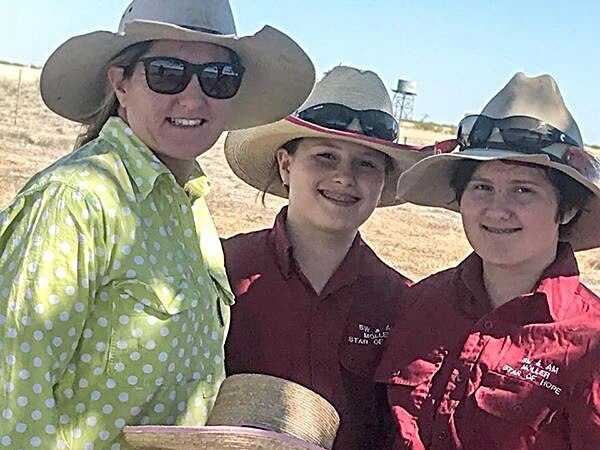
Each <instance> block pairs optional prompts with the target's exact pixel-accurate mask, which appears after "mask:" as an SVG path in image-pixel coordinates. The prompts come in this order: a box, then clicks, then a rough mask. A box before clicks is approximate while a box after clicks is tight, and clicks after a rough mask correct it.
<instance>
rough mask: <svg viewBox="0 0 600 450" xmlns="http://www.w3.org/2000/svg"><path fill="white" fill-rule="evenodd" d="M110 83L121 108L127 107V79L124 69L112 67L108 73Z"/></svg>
mask: <svg viewBox="0 0 600 450" xmlns="http://www.w3.org/2000/svg"><path fill="white" fill-rule="evenodd" d="M106 76H107V78H108V82H109V83H110V86H111V87H112V90H113V91H114V93H115V95H116V96H117V99H118V100H119V104H120V105H121V107H123V108H125V107H126V102H127V81H128V80H127V79H126V78H125V69H124V68H123V67H117V66H110V67H109V68H108V72H107V75H106Z"/></svg>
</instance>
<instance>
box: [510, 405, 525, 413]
mask: <svg viewBox="0 0 600 450" xmlns="http://www.w3.org/2000/svg"><path fill="white" fill-rule="evenodd" d="M512 409H513V411H514V412H516V413H520V412H521V411H523V405H521V404H520V403H517V404H516V405H513V407H512Z"/></svg>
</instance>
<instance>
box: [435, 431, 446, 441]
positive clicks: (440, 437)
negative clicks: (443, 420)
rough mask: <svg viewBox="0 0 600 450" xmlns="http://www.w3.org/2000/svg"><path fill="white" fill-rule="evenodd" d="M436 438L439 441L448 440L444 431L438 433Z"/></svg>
mask: <svg viewBox="0 0 600 450" xmlns="http://www.w3.org/2000/svg"><path fill="white" fill-rule="evenodd" d="M437 438H438V440H440V441H445V440H446V439H448V433H447V432H445V431H442V432H441V433H438V435H437Z"/></svg>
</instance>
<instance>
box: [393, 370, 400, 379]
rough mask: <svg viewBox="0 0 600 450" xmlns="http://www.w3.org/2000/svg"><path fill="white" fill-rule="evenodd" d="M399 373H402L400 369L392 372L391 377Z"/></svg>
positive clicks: (397, 375)
mask: <svg viewBox="0 0 600 450" xmlns="http://www.w3.org/2000/svg"><path fill="white" fill-rule="evenodd" d="M400 375H402V371H401V370H396V371H395V372H392V376H393V377H399V376H400Z"/></svg>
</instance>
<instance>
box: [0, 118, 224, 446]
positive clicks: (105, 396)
mask: <svg viewBox="0 0 600 450" xmlns="http://www.w3.org/2000/svg"><path fill="white" fill-rule="evenodd" d="M207 189H208V181H207V179H206V177H205V176H204V175H203V174H202V172H201V171H200V168H199V167H197V168H196V173H195V174H194V176H193V177H191V178H190V181H189V182H188V183H187V184H186V185H185V187H184V188H182V187H181V186H180V185H178V184H177V183H176V181H175V178H174V177H173V175H172V174H171V172H170V171H169V170H168V169H167V168H166V166H164V165H163V164H162V163H161V162H160V161H159V160H158V159H157V158H156V156H155V155H154V154H153V152H152V151H151V150H150V149H148V147H146V146H145V145H144V144H143V143H142V141H140V140H139V139H138V138H137V137H136V136H135V135H134V134H133V132H132V131H131V129H130V128H129V127H127V125H126V124H125V123H124V122H123V121H122V120H120V119H118V118H111V119H110V120H109V121H108V122H107V123H106V125H105V126H104V128H103V130H102V132H101V134H100V136H99V138H97V139H96V140H94V141H92V142H90V143H88V144H87V145H85V146H83V147H81V148H80V149H78V150H76V151H74V152H73V153H71V154H70V155H67V156H66V157H64V158H63V159H61V160H59V161H57V162H56V163H55V164H54V165H52V166H50V167H48V168H47V169H45V170H44V171H42V172H40V173H39V174H37V175H35V176H34V177H33V178H32V179H31V180H30V182H29V183H28V184H27V185H26V186H25V188H24V189H23V190H22V191H21V192H20V193H19V194H18V195H17V197H16V198H15V199H14V200H13V202H12V203H11V204H10V205H9V206H8V207H7V209H6V210H4V211H3V212H2V213H0V448H3V447H6V448H11V449H32V448H43V449H55V448H56V449H85V450H90V449H96V450H97V449H110V450H119V449H120V450H123V449H129V448H130V447H129V446H128V445H127V443H126V442H125V441H124V439H123V437H122V434H121V429H122V428H123V427H124V426H125V425H130V424H167V425H168V424H194V425H202V424H204V423H205V420H206V416H207V414H208V411H209V410H210V408H211V407H212V404H213V402H214V398H215V395H216V391H217V389H218V387H219V384H220V382H221V381H222V379H223V378H224V363H223V341H224V337H225V335H226V333H227V328H228V326H229V306H230V305H231V303H232V301H233V294H232V293H231V289H230V287H229V283H228V281H227V277H226V274H225V269H224V264H223V253H222V249H221V244H220V242H219V239H218V237H217V233H216V230H215V227H214V225H213V222H212V219H211V217H210V214H209V212H208V209H207V207H206V204H205V201H204V196H205V194H206V192H207Z"/></svg>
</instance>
